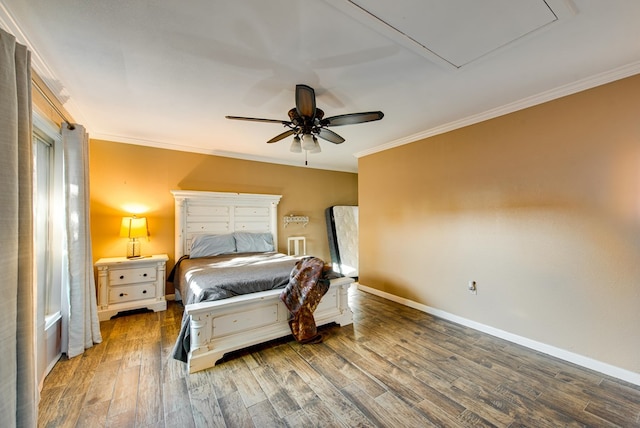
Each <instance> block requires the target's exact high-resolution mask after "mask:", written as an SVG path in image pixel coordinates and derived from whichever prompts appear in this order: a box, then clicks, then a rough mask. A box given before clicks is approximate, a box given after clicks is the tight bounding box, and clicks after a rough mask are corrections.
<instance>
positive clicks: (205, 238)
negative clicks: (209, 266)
mask: <svg viewBox="0 0 640 428" xmlns="http://www.w3.org/2000/svg"><path fill="white" fill-rule="evenodd" d="M235 252H236V241H235V239H234V238H233V235H232V234H230V233H227V234H225V235H197V236H195V237H194V238H193V240H192V241H191V251H190V252H189V257H190V258H192V259H196V258H198V257H210V256H217V255H219V254H229V253H235Z"/></svg>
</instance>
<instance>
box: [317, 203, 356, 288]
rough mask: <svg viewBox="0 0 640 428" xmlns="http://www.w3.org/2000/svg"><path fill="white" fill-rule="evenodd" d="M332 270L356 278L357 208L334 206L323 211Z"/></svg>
mask: <svg viewBox="0 0 640 428" xmlns="http://www.w3.org/2000/svg"><path fill="white" fill-rule="evenodd" d="M325 216H326V221H327V236H328V238H329V252H330V253H331V262H332V264H333V270H334V271H335V272H339V273H341V274H342V275H344V276H349V277H351V278H357V277H358V207H357V206H352V205H335V206H332V207H329V208H327V209H326V210H325Z"/></svg>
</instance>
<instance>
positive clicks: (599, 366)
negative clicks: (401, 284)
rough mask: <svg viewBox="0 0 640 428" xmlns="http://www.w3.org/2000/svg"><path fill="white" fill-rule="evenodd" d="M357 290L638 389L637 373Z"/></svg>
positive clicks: (408, 302) (369, 290)
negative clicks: (613, 378) (619, 380)
mask: <svg viewBox="0 0 640 428" xmlns="http://www.w3.org/2000/svg"><path fill="white" fill-rule="evenodd" d="M358 289H360V290H362V291H365V292H367V293H371V294H374V295H376V296H379V297H382V298H384V299H387V300H391V301H393V302H396V303H399V304H401V305H404V306H408V307H410V308H413V309H417V310H419V311H422V312H426V313H428V314H431V315H434V316H437V317H439V318H442V319H445V320H447V321H451V322H454V323H456V324H460V325H464V326H466V327H469V328H472V329H474V330H478V331H481V332H483V333H487V334H490V335H492V336H495V337H499V338H500V339H504V340H508V341H509V342H512V343H516V344H518V345H522V346H525V347H527V348H530V349H533V350H536V351H539V352H542V353H544V354H547V355H551V356H553V357H556V358H560V359H561V360H564V361H568V362H570V363H573V364H577V365H579V366H582V367H585V368H587V369H590V370H595V371H597V372H599V373H602V374H605V375H608V376H611V377H615V378H617V379H621V380H623V381H625V382H629V383H632V384H634V385H639V386H640V373H635V372H632V371H630V370H625V369H622V368H620V367H616V366H613V365H611V364H607V363H603V362H602V361H598V360H594V359H593V358H589V357H585V356H584V355H580V354H576V353H574V352H570V351H567V350H565V349H561V348H557V347H555V346H551V345H547V344H546V343H542V342H538V341H535V340H531V339H528V338H526V337H523V336H518V335H517V334H513V333H509V332H508V331H504V330H500V329H497V328H494V327H491V326H488V325H484V324H480V323H478V322H476V321H472V320H469V319H466V318H462V317H460V316H457V315H453V314H450V313H448V312H445V311H442V310H440V309H435V308H432V307H430V306H427V305H423V304H422V303H417V302H414V301H413V300H409V299H405V298H403V297H398V296H396V295H393V294H389V293H387V292H384V291H380V290H377V289H375V288H371V287H367V286H366V285H362V284H358Z"/></svg>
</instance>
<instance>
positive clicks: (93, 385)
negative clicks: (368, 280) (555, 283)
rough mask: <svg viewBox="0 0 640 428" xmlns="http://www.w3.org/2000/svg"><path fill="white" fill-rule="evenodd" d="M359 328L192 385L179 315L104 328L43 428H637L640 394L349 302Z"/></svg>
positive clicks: (282, 347) (450, 329) (246, 354)
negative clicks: (178, 351)
mask: <svg viewBox="0 0 640 428" xmlns="http://www.w3.org/2000/svg"><path fill="white" fill-rule="evenodd" d="M350 304H351V307H352V309H353V311H354V314H355V321H354V324H353V325H352V326H347V327H342V328H340V327H337V326H330V327H326V328H323V329H322V333H323V335H324V337H325V340H324V342H323V343H321V344H317V345H305V346H302V345H299V344H298V343H296V342H294V341H293V340H292V338H291V337H288V338H284V339H282V340H279V341H274V342H271V343H268V344H265V345H260V346H256V347H253V348H250V349H247V350H243V351H240V352H237V353H234V354H232V355H228V356H226V357H225V360H224V362H222V363H218V365H217V366H216V367H214V368H212V369H208V370H205V371H202V372H199V373H195V374H192V375H189V374H188V373H187V371H186V368H185V365H184V364H183V363H181V362H178V361H175V360H173V359H171V358H170V356H169V355H170V351H171V348H172V346H173V343H174V340H175V338H176V336H177V333H178V328H179V325H180V319H181V317H182V306H181V305H180V304H177V303H174V302H169V305H168V309H167V311H164V312H157V313H153V312H147V313H136V314H129V315H126V316H121V317H117V318H113V319H111V320H109V321H105V322H102V323H101V329H102V336H103V343H101V344H99V345H97V346H95V347H93V348H92V349H89V350H88V351H87V352H86V353H85V355H84V356H81V357H76V358H73V359H71V360H68V359H66V358H63V360H61V361H60V362H59V363H58V364H57V365H56V366H55V368H54V369H53V371H52V372H51V373H50V374H49V376H48V377H47V378H46V380H45V382H44V388H43V391H42V394H41V402H40V409H39V420H38V426H41V427H225V426H227V427H277V426H293V427H311V426H319V427H339V426H344V427H352V426H360V427H370V426H383V427H424V426H445V427H491V426H497V427H523V426H529V427H560V426H563V427H564V426H566V427H574V426H576V427H577V426H590V427H616V426H619V427H640V387H638V386H634V385H631V384H627V383H625V382H622V381H619V380H616V379H614V378H610V377H607V376H603V375H601V374H599V373H596V372H593V371H589V370H585V369H583V368H580V367H578V366H575V365H572V364H569V363H566V362H563V361H561V360H557V359H555V358H552V357H549V356H545V355H543V354H539V353H537V352H534V351H531V350H529V349H526V348H523V347H520V346H517V345H514V344H512V343H509V342H506V341H503V340H500V339H497V338H495V337H492V336H489V335H486V334H483V333H479V332H477V331H475V330H472V329H468V328H466V327H462V326H459V325H456V324H453V323H450V322H448V321H444V320H441V319H438V318H435V317H433V316H431V315H428V314H425V313H422V312H419V311H417V310H414V309H411V308H407V307H404V306H401V305H398V304H396V303H393V302H389V301H387V300H384V299H381V298H379V297H376V296H373V295H370V294H367V293H364V292H362V291H359V290H355V289H354V290H351V292H350Z"/></svg>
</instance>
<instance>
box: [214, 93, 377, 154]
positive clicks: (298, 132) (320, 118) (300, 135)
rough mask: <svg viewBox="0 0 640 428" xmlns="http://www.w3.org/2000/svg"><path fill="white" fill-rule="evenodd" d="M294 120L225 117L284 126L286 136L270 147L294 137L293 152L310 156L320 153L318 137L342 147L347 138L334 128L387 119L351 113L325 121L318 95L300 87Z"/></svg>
mask: <svg viewBox="0 0 640 428" xmlns="http://www.w3.org/2000/svg"><path fill="white" fill-rule="evenodd" d="M288 115H289V119H290V120H278V119H261V118H255V117H241V116H225V117H226V118H227V119H234V120H248V121H253V122H268V123H280V124H282V125H284V126H286V127H287V128H289V129H288V130H286V131H285V132H283V133H281V134H278V135H276V136H275V137H273V138H272V139H270V140H269V141H267V143H269V144H271V143H275V142H276V141H280V140H282V139H284V138H287V137H289V136H291V135H294V137H293V143H292V144H291V151H292V152H298V153H299V152H302V150H303V149H304V150H305V151H308V152H310V153H317V152H319V151H320V145H319V144H318V140H317V138H316V137H320V138H322V139H323V140H327V141H329V142H331V143H334V144H341V143H343V142H344V138H342V137H341V136H340V135H338V134H336V133H335V132H333V131H331V130H329V129H327V128H329V127H332V126H342V125H353V124H356V123H364V122H372V121H374V120H380V119H382V118H383V117H384V114H383V113H382V112H381V111H369V112H363V113H349V114H341V115H338V116H331V117H326V118H325V117H324V111H322V110H321V109H319V108H317V107H316V94H315V91H314V90H313V88H312V87H310V86H307V85H296V106H295V107H294V108H292V109H291V110H289V113H288Z"/></svg>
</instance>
